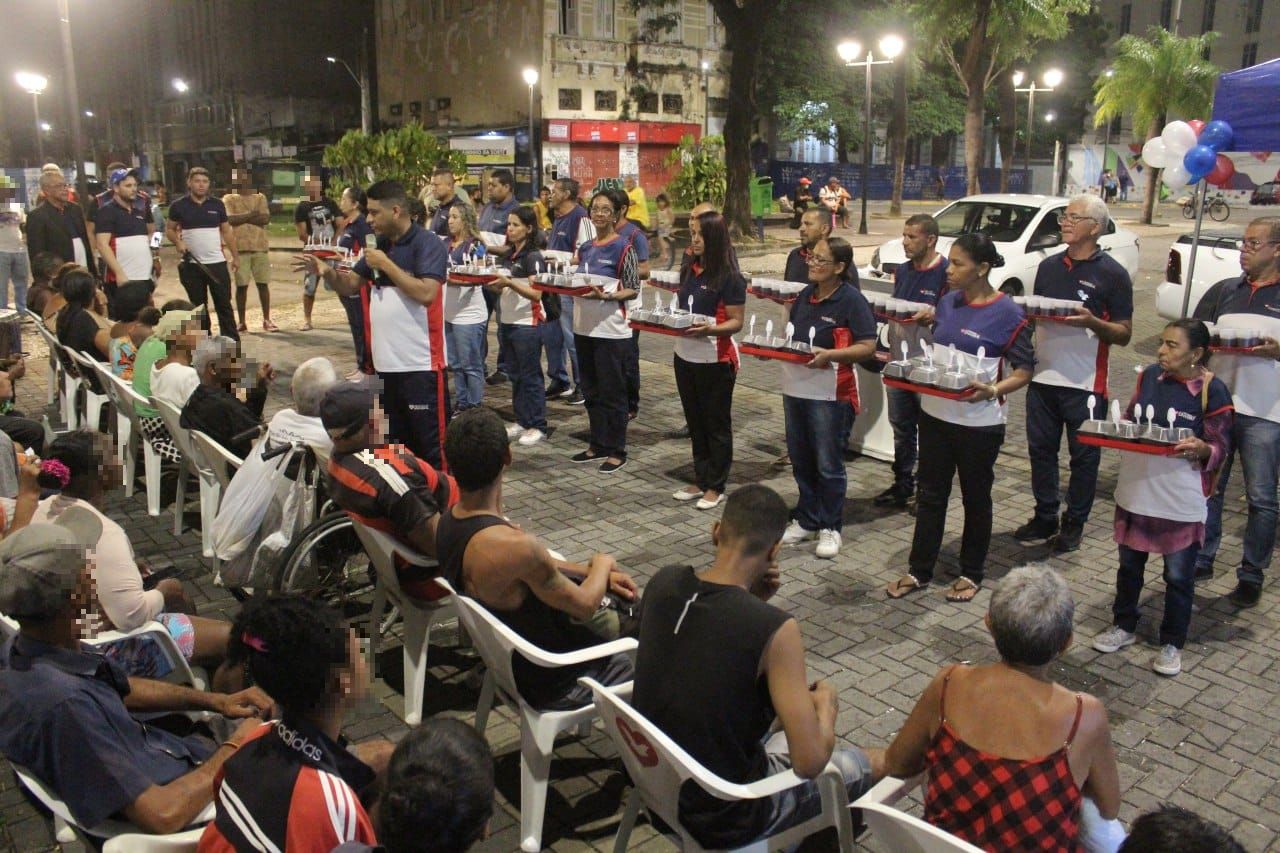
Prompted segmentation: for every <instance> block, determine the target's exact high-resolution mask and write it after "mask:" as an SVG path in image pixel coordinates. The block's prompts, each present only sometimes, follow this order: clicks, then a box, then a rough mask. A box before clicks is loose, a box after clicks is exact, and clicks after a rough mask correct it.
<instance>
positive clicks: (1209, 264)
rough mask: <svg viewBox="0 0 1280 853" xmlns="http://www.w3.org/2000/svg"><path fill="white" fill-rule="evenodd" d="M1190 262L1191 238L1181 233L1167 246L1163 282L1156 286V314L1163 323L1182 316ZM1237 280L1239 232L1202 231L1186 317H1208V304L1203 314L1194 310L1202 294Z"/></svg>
mask: <svg viewBox="0 0 1280 853" xmlns="http://www.w3.org/2000/svg"><path fill="white" fill-rule="evenodd" d="M1190 261H1191V235H1190V234H1183V235H1182V236H1181V237H1179V238H1178V239H1177V240H1175V241H1174V242H1173V245H1172V246H1170V247H1169V260H1168V261H1167V262H1166V263H1165V268H1164V283H1163V284H1160V285H1158V286H1157V287H1156V313H1158V314H1159V315H1160V316H1161V317H1164V318H1165V319H1166V320H1176V319H1177V318H1179V317H1181V316H1182V299H1183V294H1184V293H1185V285H1184V282H1185V281H1186V277H1187V272H1188V270H1189V269H1190ZM1239 277H1240V233H1239V232H1232V231H1202V232H1201V233H1200V248H1199V250H1198V251H1197V252H1196V268H1195V280H1194V281H1193V282H1191V302H1190V303H1189V304H1188V306H1187V314H1188V315H1190V316H1192V317H1196V316H1200V317H1202V318H1204V317H1209V316H1211V311H1210V310H1209V307H1208V306H1209V305H1210V304H1212V300H1211V301H1210V302H1206V303H1205V306H1206V309H1205V312H1204V313H1203V314H1201V313H1197V311H1196V308H1197V307H1198V306H1199V305H1200V303H1201V301H1202V300H1203V299H1204V295H1205V294H1206V293H1207V292H1208V291H1209V290H1210V289H1211V288H1212V287H1213V286H1214V285H1215V284H1217V283H1218V282H1220V281H1223V280H1226V279H1234V278H1239Z"/></svg>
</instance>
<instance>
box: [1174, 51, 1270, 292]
mask: <svg viewBox="0 0 1280 853" xmlns="http://www.w3.org/2000/svg"><path fill="white" fill-rule="evenodd" d="M1277 105H1280V59H1273V60H1271V61H1270V62H1263V63H1260V64H1258V65H1251V66H1249V67H1248V68H1242V69H1240V70H1239V71H1232V72H1230V73H1227V74H1223V75H1221V76H1219V77H1218V87H1217V89H1216V90H1215V91H1214V95H1213V120H1214V121H1225V122H1226V123H1227V124H1229V125H1231V131H1232V134H1231V136H1232V138H1231V150H1232V151H1280V112H1278V111H1277V109H1276V107H1277ZM1208 191H1209V185H1208V183H1206V182H1205V181H1203V180H1202V181H1200V186H1199V187H1198V188H1197V190H1196V193H1197V198H1198V204H1197V211H1196V228H1195V232H1194V233H1193V234H1192V237H1191V257H1190V259H1189V260H1188V262H1187V284H1186V288H1185V290H1184V292H1183V296H1182V316H1184V317H1185V316H1187V312H1188V310H1189V309H1190V303H1191V282H1192V281H1194V276H1195V269H1196V254H1197V252H1198V251H1199V249H1200V226H1201V224H1202V223H1203V221H1204V201H1205V198H1206V196H1207V195H1208Z"/></svg>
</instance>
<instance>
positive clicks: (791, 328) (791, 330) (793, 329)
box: [787, 322, 796, 346]
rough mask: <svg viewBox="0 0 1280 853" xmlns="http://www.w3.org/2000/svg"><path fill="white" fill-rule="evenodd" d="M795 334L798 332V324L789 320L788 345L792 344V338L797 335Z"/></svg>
mask: <svg viewBox="0 0 1280 853" xmlns="http://www.w3.org/2000/svg"><path fill="white" fill-rule="evenodd" d="M795 334H796V324H795V323H791V322H788V323H787V346H791V339H792V338H793V337H795Z"/></svg>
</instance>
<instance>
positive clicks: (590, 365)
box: [573, 335, 631, 459]
mask: <svg viewBox="0 0 1280 853" xmlns="http://www.w3.org/2000/svg"><path fill="white" fill-rule="evenodd" d="M573 341H574V344H575V345H576V346H577V348H578V368H579V369H580V370H581V371H582V376H581V380H582V396H583V399H584V400H585V401H586V407H587V420H588V421H589V422H590V424H591V444H590V450H591V452H592V453H593V454H595V455H597V456H614V457H617V458H618V459H626V458H627V377H626V373H627V359H628V357H629V352H630V349H631V339H630V338H620V339H616V340H615V339H613V338H592V337H588V336H587V335H574V336H573Z"/></svg>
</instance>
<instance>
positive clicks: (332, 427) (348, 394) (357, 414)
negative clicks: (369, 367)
mask: <svg viewBox="0 0 1280 853" xmlns="http://www.w3.org/2000/svg"><path fill="white" fill-rule="evenodd" d="M375 399H377V389H376V388H375V387H372V386H371V385H370V383H367V382H339V383H338V384H337V385H333V386H331V387H330V388H329V390H328V391H326V392H324V399H322V400H321V401H320V423H322V424H324V428H325V429H326V430H329V431H330V432H334V431H337V430H341V431H342V434H341V435H339V436H337V437H338V438H350V437H351V436H353V435H355V434H356V432H357V431H359V429H360V427H362V426H364V425H365V424H367V423H368V422H369V415H370V413H372V412H373V401H374V400H375Z"/></svg>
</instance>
